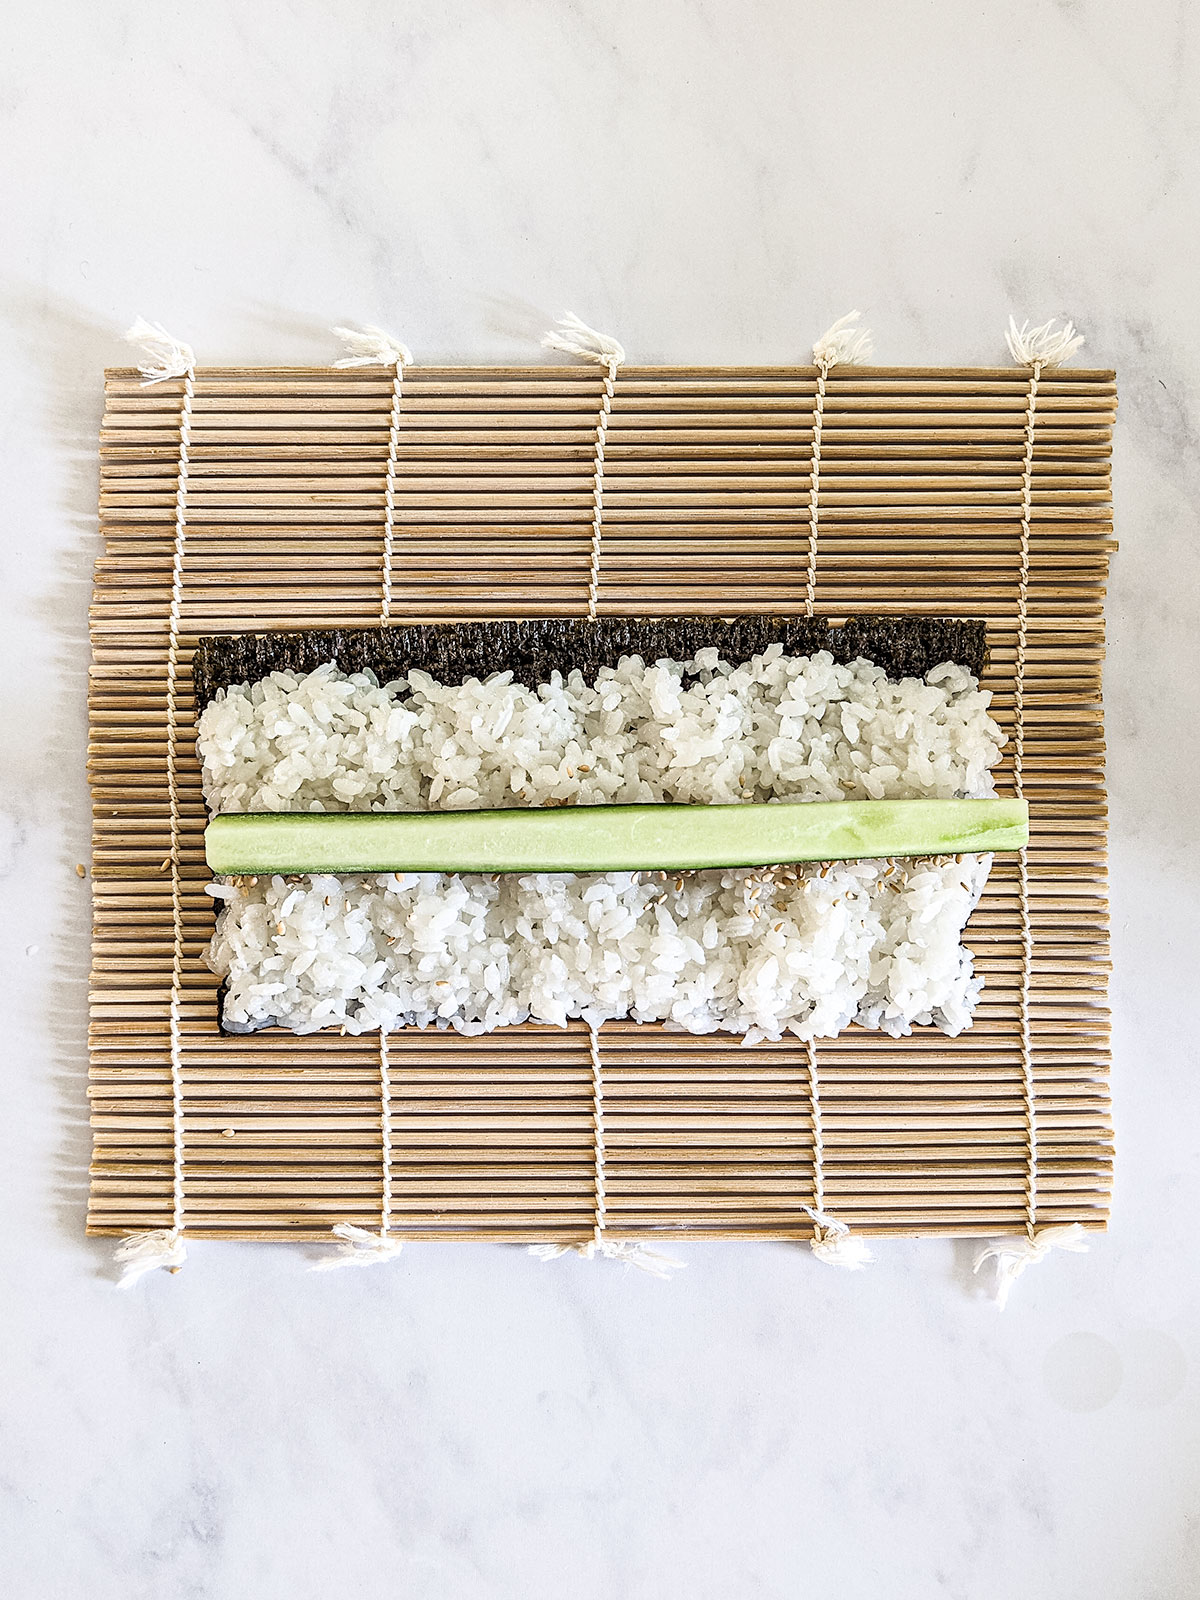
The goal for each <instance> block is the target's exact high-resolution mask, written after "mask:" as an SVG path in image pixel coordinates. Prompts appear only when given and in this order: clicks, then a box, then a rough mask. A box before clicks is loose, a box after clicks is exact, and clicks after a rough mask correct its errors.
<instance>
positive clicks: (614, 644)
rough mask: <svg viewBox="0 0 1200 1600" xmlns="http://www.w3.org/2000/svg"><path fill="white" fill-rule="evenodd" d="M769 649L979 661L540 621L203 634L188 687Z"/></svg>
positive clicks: (919, 664) (920, 621)
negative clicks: (295, 675) (291, 675)
mask: <svg viewBox="0 0 1200 1600" xmlns="http://www.w3.org/2000/svg"><path fill="white" fill-rule="evenodd" d="M776 642H778V643H780V644H782V645H783V647H784V649H785V650H786V651H787V652H788V654H789V655H812V654H813V652H814V651H817V650H828V651H829V652H830V654H831V655H832V656H833V658H834V660H835V661H841V662H847V661H853V660H855V659H856V658H857V657H858V656H864V657H866V659H867V660H868V661H874V662H875V663H876V665H877V666H880V667H882V668H883V670H884V671H885V672H886V673H887V675H888V677H889V678H906V677H914V678H923V677H924V676H925V674H926V673H927V672H928V671H929V669H930V668H931V667H935V666H938V665H939V664H940V663H941V662H943V661H955V662H958V663H959V664H960V665H961V666H964V667H966V668H967V669H968V671H970V672H972V673H974V675H975V676H976V677H979V676H980V674H981V673H982V671H983V668H984V664H985V662H986V659H987V630H986V627H985V624H984V623H982V622H975V621H967V620H962V619H955V618H948V617H852V618H851V619H850V620H849V621H847V622H844V623H843V624H842V625H841V626H840V627H834V626H832V625H831V624H830V623H829V621H828V620H827V619H826V618H824V617H784V616H762V617H754V616H747V617H733V618H721V617H597V618H596V619H595V621H588V620H587V619H586V618H577V617H563V618H558V617H550V618H538V619H535V620H532V621H524V620H522V621H511V620H505V621H496V622H445V623H410V624H406V625H404V626H401V627H395V628H337V629H332V630H325V629H311V630H308V631H306V632H303V633H238V634H205V635H204V636H203V637H202V638H201V639H200V640H199V643H198V648H197V650H196V653H195V656H194V657H193V662H192V677H193V682H194V684H195V690H196V714H197V715H199V713H200V712H201V711H203V709H204V707H205V706H206V705H207V704H208V703H209V701H210V700H212V699H213V698H214V696H215V695H216V694H217V693H218V692H219V691H220V690H221V689H228V688H231V687H232V686H233V685H235V684H245V683H256V682H257V681H258V680H259V679H260V678H265V677H267V676H268V675H269V674H270V673H272V672H278V671H291V672H300V673H303V672H311V671H313V669H314V668H316V667H319V666H321V665H322V664H323V663H324V662H327V661H334V662H336V663H337V665H338V666H339V667H340V668H341V670H342V671H343V672H345V673H354V672H364V671H367V670H368V669H369V670H370V671H372V672H374V673H375V675H376V677H377V678H378V679H379V681H380V682H381V683H387V682H388V681H390V680H391V679H393V678H401V677H404V676H405V675H406V674H407V673H408V672H409V671H410V669H414V668H415V669H419V670H420V671H422V672H427V673H429V675H430V677H432V678H436V679H437V680H438V681H439V682H441V683H462V682H464V681H465V680H466V679H468V678H481V679H482V678H486V677H487V676H488V674H489V673H492V672H502V671H505V670H506V669H510V670H511V671H512V673H513V677H514V679H515V680H516V681H517V682H518V683H523V684H526V685H528V686H529V687H531V688H532V687H536V686H537V685H538V684H539V683H545V682H546V681H547V680H548V679H549V677H550V674H551V673H552V672H553V671H555V670H557V671H559V672H561V673H562V674H563V675H564V676H565V675H566V674H567V673H568V672H570V671H571V670H572V669H573V668H578V669H579V671H580V672H582V673H583V675H584V676H585V677H590V676H592V675H593V674H594V673H595V672H596V671H597V670H598V669H599V668H600V667H603V666H616V664H617V662H618V661H619V660H620V658H621V657H622V656H624V655H639V656H641V657H642V659H643V660H645V661H656V660H659V659H661V658H663V657H666V658H668V659H671V660H674V661H687V660H689V659H690V658H691V657H692V656H694V655H695V654H696V652H697V651H698V650H702V649H706V648H708V647H709V646H716V648H717V649H718V650H719V651H720V653H721V655H722V656H723V658H724V659H725V660H726V661H731V662H741V661H748V660H749V659H750V657H751V656H753V655H755V654H757V653H758V652H759V651H760V650H765V649H766V648H767V646H768V645H769V644H774V643H776Z"/></svg>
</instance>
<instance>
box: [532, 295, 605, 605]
mask: <svg viewBox="0 0 1200 1600" xmlns="http://www.w3.org/2000/svg"><path fill="white" fill-rule="evenodd" d="M542 344H543V345H544V346H545V347H546V349H547V350H562V351H563V352H565V354H567V355H571V356H579V357H581V358H582V359H583V360H584V361H595V362H598V363H599V365H600V366H602V367H603V368H604V369H605V377H604V388H603V390H602V392H601V395H600V408H599V411H598V412H597V414H596V450H595V460H594V468H593V473H592V551H591V560H590V563H589V566H588V620H589V621H591V622H594V621H595V620H596V611H597V608H598V606H599V603H600V540H601V533H602V529H603V526H604V448H605V443H606V441H607V438H608V420H609V417H610V416H611V414H612V404H613V395H614V394H615V392H616V385H617V369H618V368H619V367H620V366H621V364H622V362H623V361H624V360H625V349H624V346H623V345H621V344H619V343H618V342H617V340H616V339H613V338H610V337H609V335H608V334H606V333H597V332H596V330H595V328H589V327H588V325H587V323H586V322H581V321H580V319H579V318H578V317H577V316H575V314H574V313H573V312H570V311H568V312H567V313H566V315H565V316H563V317H562V318H561V319H560V320H559V322H558V324H557V325H556V326H555V327H554V328H552V329H551V330H550V332H549V333H548V334H546V336H545V338H544V339H543V340H542Z"/></svg>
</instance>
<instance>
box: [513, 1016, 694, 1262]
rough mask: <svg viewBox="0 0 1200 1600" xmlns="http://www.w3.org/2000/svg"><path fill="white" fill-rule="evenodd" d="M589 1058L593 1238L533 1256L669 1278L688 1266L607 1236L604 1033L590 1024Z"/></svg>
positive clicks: (533, 1250)
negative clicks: (579, 1259) (612, 1264)
mask: <svg viewBox="0 0 1200 1600" xmlns="http://www.w3.org/2000/svg"><path fill="white" fill-rule="evenodd" d="M588 1055H589V1058H590V1060H591V1067H592V1162H593V1167H592V1186H593V1196H594V1198H593V1202H592V1207H593V1209H592V1236H591V1238H590V1239H588V1240H587V1241H586V1242H585V1243H583V1244H535V1245H530V1247H529V1253H530V1255H532V1256H537V1257H538V1258H539V1260H542V1261H556V1260H557V1259H558V1258H559V1257H560V1256H565V1255H578V1256H583V1258H584V1259H585V1260H587V1261H592V1260H594V1259H595V1257H596V1256H604V1257H605V1258H606V1259H608V1260H610V1261H624V1262H625V1264H626V1266H630V1267H637V1268H638V1269H639V1270H640V1271H642V1272H648V1273H649V1274H650V1275H651V1277H655V1278H669V1277H670V1276H671V1273H672V1272H673V1271H676V1270H678V1269H679V1268H681V1267H683V1266H685V1265H686V1263H685V1262H683V1261H677V1260H676V1259H675V1257H674V1256H669V1255H667V1254H666V1253H665V1252H663V1251H661V1250H654V1249H652V1248H651V1247H650V1246H649V1245H645V1244H639V1243H638V1242H637V1241H636V1240H633V1239H609V1238H607V1237H606V1232H605V1230H606V1227H607V1206H608V1175H607V1172H606V1169H605V1161H606V1155H607V1151H606V1147H605V1140H604V1072H603V1064H602V1062H601V1059H600V1031H599V1029H598V1028H595V1027H593V1026H592V1024H591V1023H589V1024H588Z"/></svg>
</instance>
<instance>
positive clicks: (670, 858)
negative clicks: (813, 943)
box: [204, 799, 1029, 877]
mask: <svg viewBox="0 0 1200 1600" xmlns="http://www.w3.org/2000/svg"><path fill="white" fill-rule="evenodd" d="M1028 840H1029V813H1028V807H1027V806H1026V803H1025V801H1023V800H1009V799H1004V800H829V801H824V800H817V801H805V802H803V803H799V804H793V805H786V804H784V805H779V804H776V805H759V804H746V805H732V806H703V805H697V806H688V805H683V806H679V805H641V806H555V807H526V808H521V809H515V810H507V811H404V812H381V811H368V812H344V811H337V812H332V811H325V812H313V811H286V812H265V813H264V812H255V813H226V814H224V815H222V816H218V817H214V818H213V819H212V821H211V822H210V823H209V824H208V827H207V829H206V830H205V835H204V848H205V854H206V857H207V860H208V866H209V869H210V871H212V872H213V873H214V874H216V875H217V876H220V877H232V876H236V875H239V874H245V873H258V872H281V873H291V872H299V873H315V872H333V873H342V872H635V871H653V870H656V869H665V870H672V871H678V870H690V869H695V868H703V867H756V866H770V865H774V864H777V863H780V862H793V861H853V860H860V859H863V858H868V857H878V856H937V855H959V854H964V853H967V852H972V853H974V852H991V851H997V850H1020V849H1022V848H1024V846H1025V845H1026V844H1027V843H1028Z"/></svg>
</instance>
